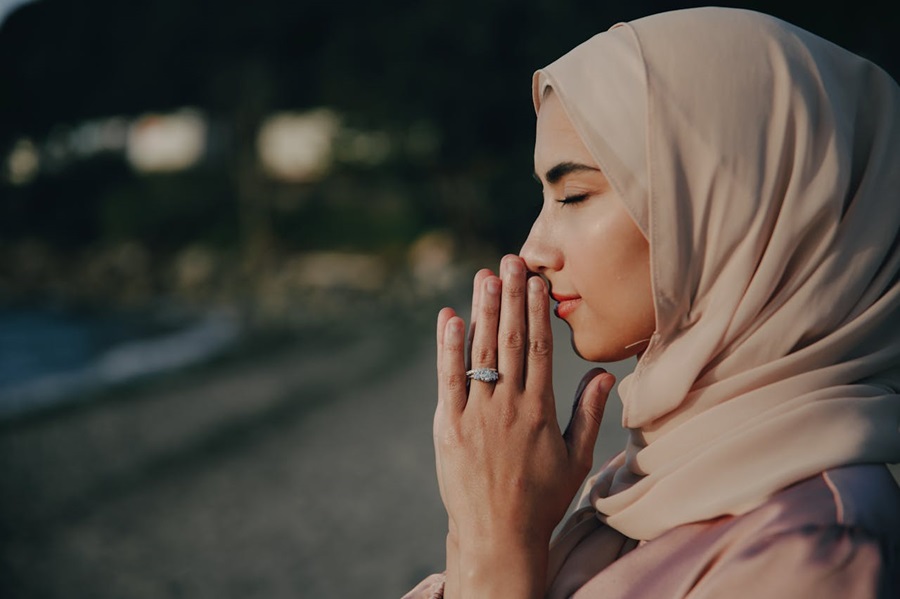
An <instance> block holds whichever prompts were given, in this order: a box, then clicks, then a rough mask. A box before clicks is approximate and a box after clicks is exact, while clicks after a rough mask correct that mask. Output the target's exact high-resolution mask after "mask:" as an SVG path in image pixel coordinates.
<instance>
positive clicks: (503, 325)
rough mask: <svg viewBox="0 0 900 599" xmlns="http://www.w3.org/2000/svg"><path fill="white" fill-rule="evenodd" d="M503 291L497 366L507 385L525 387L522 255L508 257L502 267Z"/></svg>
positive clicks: (523, 268)
mask: <svg viewBox="0 0 900 599" xmlns="http://www.w3.org/2000/svg"><path fill="white" fill-rule="evenodd" d="M500 274H501V276H502V278H503V290H502V293H501V300H500V324H499V332H498V336H497V345H498V347H497V369H498V370H499V371H500V372H502V373H503V377H504V381H505V383H507V384H514V385H517V386H518V387H519V388H524V386H525V381H524V380H523V377H522V373H523V370H524V368H525V339H526V331H525V293H526V291H525V289H526V285H525V263H524V262H522V259H521V258H519V257H518V256H505V257H504V258H503V263H502V264H501V266H500Z"/></svg>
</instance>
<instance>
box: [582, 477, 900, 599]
mask: <svg viewBox="0 0 900 599" xmlns="http://www.w3.org/2000/svg"><path fill="white" fill-rule="evenodd" d="M595 572H596V573H595V574H594V575H593V576H592V577H590V579H586V580H584V582H583V583H582V584H583V586H582V587H581V589H580V590H579V591H578V592H576V593H575V597H579V598H580V597H584V598H594V597H601V596H602V597H605V598H616V599H620V598H621V599H645V598H648V597H672V598H680V597H691V599H712V598H716V597H729V598H730V599H742V598H748V597H760V596H762V597H773V598H781V597H784V598H787V597H791V598H801V599H802V598H815V599H837V598H838V597H840V598H842V599H843V598H845V597H854V598H855V597H860V598H879V597H898V596H900V593H898V591H900V579H898V577H900V489H898V486H897V483H896V482H895V481H894V479H893V477H892V476H891V474H890V473H889V472H888V470H887V468H886V467H884V466H883V465H857V466H848V467H842V468H836V469H832V470H828V471H825V472H821V473H819V474H817V475H816V476H813V477H810V478H808V479H805V480H803V481H800V482H798V483H796V484H794V485H791V486H789V487H786V488H785V489H783V490H781V491H780V492H778V493H776V494H775V495H773V496H772V497H770V498H769V500H768V501H766V502H765V503H763V504H762V505H760V506H759V507H757V508H756V509H754V510H752V511H750V512H747V513H745V514H742V515H740V516H724V517H720V518H716V519H714V520H710V521H706V522H697V523H694V524H686V525H683V526H679V527H677V528H675V529H672V530H671V531H669V532H667V533H665V534H664V535H662V536H660V537H658V538H657V539H654V540H652V541H650V542H647V543H645V544H642V545H641V546H640V547H638V548H637V549H634V550H633V551H631V552H630V553H628V554H626V555H624V556H623V557H621V558H620V559H619V560H617V561H616V562H614V563H613V564H611V565H610V566H609V567H607V568H605V569H603V570H602V571H595ZM651 573H652V574H651Z"/></svg>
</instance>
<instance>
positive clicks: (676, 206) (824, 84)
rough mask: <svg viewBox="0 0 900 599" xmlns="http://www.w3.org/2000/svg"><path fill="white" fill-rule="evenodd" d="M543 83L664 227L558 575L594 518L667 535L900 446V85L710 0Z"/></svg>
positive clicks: (564, 62) (772, 23)
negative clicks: (634, 358)
mask: <svg viewBox="0 0 900 599" xmlns="http://www.w3.org/2000/svg"><path fill="white" fill-rule="evenodd" d="M548 86H550V87H552V88H553V89H554V91H555V92H556V93H557V94H558V95H559V97H560V99H561V100H562V103H563V105H564V107H565V109H566V111H567V113H568V115H569V117H570V119H571V120H572V122H573V124H574V125H575V127H576V129H577V130H578V131H579V133H580V134H581V136H582V138H583V140H584V141H585V144H586V145H587V147H588V148H589V149H590V151H591V153H592V154H593V156H594V157H595V158H596V160H597V162H598V163H599V164H600V166H601V167H602V168H603V170H604V172H605V173H606V174H607V176H608V178H609V179H610V182H611V183H612V185H613V187H614V188H615V189H616V190H617V191H618V192H619V193H620V195H621V197H622V198H623V199H624V201H625V203H626V205H627V207H628V209H629V211H630V212H631V214H632V216H633V217H634V219H635V221H636V222H637V223H638V225H639V226H640V227H641V229H642V231H643V232H644V234H645V235H646V236H647V238H648V239H649V241H650V248H651V269H652V279H653V289H654V296H655V304H656V323H657V331H656V333H655V334H654V336H653V338H652V339H651V342H650V346H649V347H648V348H647V350H646V352H645V353H644V355H643V356H642V357H641V359H640V360H639V362H638V364H637V368H636V370H635V371H634V373H633V374H631V375H630V376H628V377H626V378H625V379H624V380H623V381H622V383H621V385H620V395H621V397H622V401H623V403H624V417H623V425H624V426H625V427H627V428H629V429H631V440H630V442H629V443H628V446H627V447H626V449H625V451H624V452H623V453H622V454H620V455H619V456H618V457H616V458H615V459H614V460H613V461H612V462H611V463H609V464H608V465H607V466H606V467H605V469H604V470H602V471H601V472H600V474H599V475H598V476H597V477H595V479H594V480H593V481H592V482H591V483H590V487H589V492H588V494H587V495H586V499H587V500H589V505H590V508H589V509H588V510H582V511H580V512H578V513H577V514H576V516H575V517H574V518H573V519H572V521H571V522H569V524H568V525H567V527H566V529H565V533H564V534H563V535H562V536H561V537H560V539H558V541H557V544H556V547H555V548H554V557H553V561H552V562H551V570H552V569H553V568H555V567H557V566H558V564H559V563H560V560H562V559H564V557H565V553H566V552H567V551H568V549H570V548H571V547H572V546H573V545H574V544H575V543H577V542H578V539H579V538H581V537H583V536H584V534H585V531H587V530H588V529H595V528H596V527H597V524H598V523H597V520H596V518H594V517H593V516H594V515H599V517H600V519H601V520H602V521H604V522H606V523H607V524H608V525H609V526H610V527H612V528H613V529H616V530H617V531H619V532H621V533H623V534H624V535H626V536H628V537H631V538H633V539H653V538H654V537H657V536H659V535H661V534H662V533H664V532H666V531H667V530H669V529H671V528H673V527H675V526H678V525H681V524H685V523H688V522H695V521H700V520H705V519H709V518H714V517H717V516H721V515H725V514H734V515H738V514H742V513H745V512H747V511H749V510H751V509H753V508H754V507H757V506H758V505H760V504H761V503H762V502H764V501H765V500H766V498H767V497H769V496H770V495H771V494H772V493H773V492H775V491H777V490H779V489H781V488H783V487H785V486H787V485H790V484H791V483H794V482H796V481H798V480H801V479H803V478H806V477H808V476H811V475H814V474H815V473H817V472H820V471H822V470H824V469H827V468H830V467H833V466H838V465H842V464H853V463H863V462H870V463H871V462H874V463H882V462H897V461H900V395H898V392H900V371H898V367H900V284H898V277H900V247H898V243H900V240H898V230H900V89H898V87H897V85H896V83H895V82H894V81H893V80H892V79H891V78H890V77H889V76H888V75H886V74H885V73H884V72H883V71H881V70H880V69H879V68H878V67H876V66H874V65H873V64H871V63H869V62H867V61H866V60H863V59H861V58H859V57H857V56H855V55H853V54H851V53H849V52H847V51H845V50H843V49H841V48H839V47H837V46H835V45H833V44H831V43H829V42H827V41H825V40H823V39H821V38H818V37H816V36H814V35H812V34H810V33H808V32H806V31H803V30H801V29H798V28H796V27H793V26H791V25H789V24H787V23H784V22H782V21H779V20H777V19H774V18H771V17H768V16H765V15H761V14H759V13H755V12H751V11H746V10H734V9H722V8H703V9H691V10H682V11H675V12H670V13H664V14H660V15H655V16H652V17H648V18H645V19H641V20H638V21H635V22H633V23H630V24H623V25H617V26H616V27H613V28H612V29H611V30H610V31H608V32H605V33H602V34H600V35H598V36H596V37H594V38H592V39H590V40H589V41H587V42H585V43H584V44H582V45H581V46H579V47H577V48H575V49H574V50H572V51H571V52H570V53H569V54H567V55H565V56H563V57H562V58H561V59H559V60H558V61H556V62H554V63H553V64H551V65H550V66H548V67H547V68H546V69H543V70H541V71H538V72H537V73H536V74H535V77H534V102H535V108H536V109H537V108H539V107H540V102H541V98H542V97H543V94H544V91H545V89H546V88H547V87H548ZM598 259H602V257H598ZM594 510H596V511H594ZM590 521H593V524H591V523H590ZM578 529H581V530H582V532H581V533H579V532H578ZM611 532H614V531H611ZM614 557H615V556H613V555H611V556H610V559H613V558H614ZM554 562H555V565H554ZM551 575H552V571H551Z"/></svg>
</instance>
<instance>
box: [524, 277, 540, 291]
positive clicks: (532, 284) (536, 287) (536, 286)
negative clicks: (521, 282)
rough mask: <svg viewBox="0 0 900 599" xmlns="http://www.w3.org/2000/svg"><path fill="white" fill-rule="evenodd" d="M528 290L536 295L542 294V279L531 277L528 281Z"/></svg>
mask: <svg viewBox="0 0 900 599" xmlns="http://www.w3.org/2000/svg"><path fill="white" fill-rule="evenodd" d="M528 288H529V289H530V290H531V291H533V292H534V293H540V292H541V291H542V288H543V284H542V283H541V278H540V277H530V278H529V279H528Z"/></svg>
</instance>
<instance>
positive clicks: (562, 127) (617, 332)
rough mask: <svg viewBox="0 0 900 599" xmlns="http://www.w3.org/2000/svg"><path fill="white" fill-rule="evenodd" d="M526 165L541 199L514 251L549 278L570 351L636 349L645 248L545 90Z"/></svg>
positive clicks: (640, 341)
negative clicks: (569, 337)
mask: <svg viewBox="0 0 900 599" xmlns="http://www.w3.org/2000/svg"><path fill="white" fill-rule="evenodd" d="M534 169H535V173H536V174H537V177H538V178H539V179H540V182H541V184H542V185H543V194H544V200H543V206H542V208H541V212H540V214H539V215H538V217H537V220H535V221H534V225H532V227H531V233H530V234H529V235H528V239H527V240H526V241H525V245H524V246H523V247H522V251H521V256H522V258H523V259H524V260H525V263H526V264H527V266H528V268H529V270H531V271H533V272H536V273H539V274H541V275H543V276H544V277H545V278H546V279H547V280H548V281H549V282H550V292H551V295H552V296H553V298H554V299H556V300H557V302H558V303H557V307H556V314H557V316H559V317H560V318H562V319H563V320H565V321H566V322H567V323H568V325H569V327H570V328H571V329H572V345H573V346H574V348H575V351H576V352H577V353H578V354H579V355H580V356H581V357H583V358H584V359H586V360H590V361H594V362H614V361H616V360H623V359H625V358H628V357H630V356H633V355H635V354H637V353H639V352H641V351H643V350H644V348H646V346H647V343H648V342H649V338H650V336H651V335H652V334H653V331H654V330H655V328H656V321H655V317H654V309H653V293H652V290H651V284H650V246H649V244H648V243H647V240H646V239H645V238H644V236H643V234H642V233H641V231H640V229H638V227H637V225H636V224H635V223H634V221H633V220H632V219H631V216H630V215H629V213H628V212H627V211H626V209H625V205H624V204H623V203H622V200H621V199H620V198H619V196H618V194H617V193H616V192H615V191H614V190H613V189H612V187H611V186H610V184H609V181H607V179H606V177H605V176H604V174H603V173H602V172H600V167H599V166H598V165H597V163H596V162H595V161H594V159H593V158H592V157H591V154H590V152H588V149H587V148H586V147H585V145H584V144H583V143H582V141H581V139H580V138H579V136H578V134H577V133H576V132H575V128H574V127H573V126H572V123H571V122H570V121H569V118H568V117H567V116H566V114H565V111H564V110H563V107H562V104H561V103H560V101H559V98H558V97H557V95H556V94H555V93H552V92H551V93H550V94H549V95H547V96H546V97H545V98H544V100H543V102H542V104H541V108H540V111H539V113H538V118H537V134H536V137H535V144H534Z"/></svg>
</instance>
